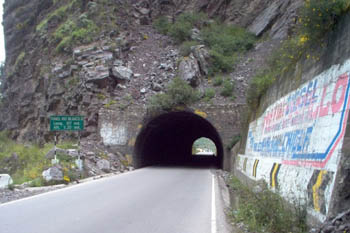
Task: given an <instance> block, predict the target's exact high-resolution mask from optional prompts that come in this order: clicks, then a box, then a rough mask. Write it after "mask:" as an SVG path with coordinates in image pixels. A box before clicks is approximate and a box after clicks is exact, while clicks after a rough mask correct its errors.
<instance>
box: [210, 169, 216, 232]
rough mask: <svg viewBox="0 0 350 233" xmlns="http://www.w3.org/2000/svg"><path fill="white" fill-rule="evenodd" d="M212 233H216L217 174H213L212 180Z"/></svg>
mask: <svg viewBox="0 0 350 233" xmlns="http://www.w3.org/2000/svg"><path fill="white" fill-rule="evenodd" d="M211 184H212V185H211V187H212V190H211V233H216V205H215V176H214V175H212V182H211Z"/></svg>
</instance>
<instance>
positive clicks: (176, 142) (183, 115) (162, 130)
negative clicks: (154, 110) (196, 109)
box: [134, 111, 224, 168]
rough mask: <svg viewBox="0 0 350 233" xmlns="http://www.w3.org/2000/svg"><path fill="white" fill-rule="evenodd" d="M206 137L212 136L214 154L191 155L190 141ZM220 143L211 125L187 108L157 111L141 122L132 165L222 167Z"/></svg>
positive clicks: (191, 142)
mask: <svg viewBox="0 0 350 233" xmlns="http://www.w3.org/2000/svg"><path fill="white" fill-rule="evenodd" d="M201 137H206V138H209V139H210V140H212V141H213V142H214V144H215V146H216V149H217V156H199V155H192V145H193V143H194V142H195V141H196V140H197V139H199V138H201ZM223 153H224V151H223V146H222V142H221V138H220V136H219V134H218V132H217V131H216V129H215V128H214V127H213V125H212V124H211V123H210V122H209V121H207V120H206V119H204V118H202V117H201V116H198V115H196V114H194V113H191V112H185V111H183V112H171V113H165V114H162V115H159V116H157V117H155V118H153V119H151V120H150V121H148V123H147V124H145V125H144V127H143V128H142V129H141V132H140V133H139V135H138V136H137V139H136V143H135V149H134V166H135V167H136V168H142V167H146V166H152V165H181V166H182V165H184V166H187V165H189V166H215V167H217V168H221V167H222V160H223Z"/></svg>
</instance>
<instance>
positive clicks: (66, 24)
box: [36, 0, 118, 52]
mask: <svg viewBox="0 0 350 233" xmlns="http://www.w3.org/2000/svg"><path fill="white" fill-rule="evenodd" d="M53 8H56V10H54V11H53V12H51V13H49V14H48V15H47V16H46V17H44V18H43V19H42V20H41V22H39V23H38V25H37V26H36V31H37V33H38V35H40V36H42V37H46V38H48V39H49V43H50V45H51V46H50V47H55V51H56V52H70V51H71V49H72V48H73V47H74V46H78V45H81V44H87V43H91V42H93V41H94V39H95V38H96V37H97V35H98V34H99V32H100V30H102V29H103V30H114V31H118V30H117V25H116V19H115V16H114V15H112V14H111V15H110V16H109V17H106V14H107V13H106V9H109V10H113V9H115V8H116V6H114V5H113V4H112V2H110V1H104V0H99V1H95V2H88V3H86V2H84V1H82V0H74V1H68V0H63V1H54V6H53Z"/></svg>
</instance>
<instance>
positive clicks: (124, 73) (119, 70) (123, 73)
mask: <svg viewBox="0 0 350 233" xmlns="http://www.w3.org/2000/svg"><path fill="white" fill-rule="evenodd" d="M112 74H113V76H114V77H115V78H116V79H117V80H121V81H130V80H131V78H132V76H133V75H134V74H133V72H132V70H130V69H129V68H127V67H125V66H115V67H113V68H112Z"/></svg>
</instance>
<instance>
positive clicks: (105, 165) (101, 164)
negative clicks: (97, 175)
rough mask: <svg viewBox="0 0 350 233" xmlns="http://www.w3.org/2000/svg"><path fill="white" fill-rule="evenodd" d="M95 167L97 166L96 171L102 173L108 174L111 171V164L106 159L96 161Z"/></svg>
mask: <svg viewBox="0 0 350 233" xmlns="http://www.w3.org/2000/svg"><path fill="white" fill-rule="evenodd" d="M96 165H97V167H98V169H100V170H102V171H104V172H109V171H110V169H111V163H110V162H109V161H108V160H106V159H101V160H99V161H97V163H96Z"/></svg>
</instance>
